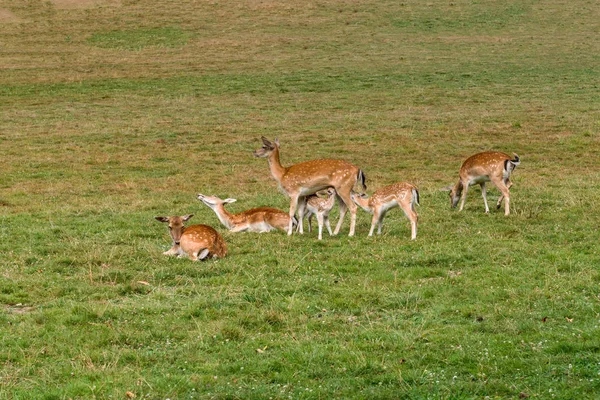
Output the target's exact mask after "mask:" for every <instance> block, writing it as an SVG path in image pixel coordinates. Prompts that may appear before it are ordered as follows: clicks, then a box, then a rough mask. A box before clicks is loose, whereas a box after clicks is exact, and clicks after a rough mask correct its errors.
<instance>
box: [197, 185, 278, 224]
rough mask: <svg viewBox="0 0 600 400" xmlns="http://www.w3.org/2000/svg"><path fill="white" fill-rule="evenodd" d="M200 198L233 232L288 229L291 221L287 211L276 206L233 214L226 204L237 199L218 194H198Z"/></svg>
mask: <svg viewBox="0 0 600 400" xmlns="http://www.w3.org/2000/svg"><path fill="white" fill-rule="evenodd" d="M198 200H201V201H202V202H203V203H204V204H206V205H207V206H208V207H210V208H211V209H212V210H213V211H214V212H215V214H217V218H219V221H221V223H222V224H223V225H224V226H225V227H226V228H227V229H229V230H230V231H231V232H269V231H272V230H275V229H281V230H282V231H287V229H288V225H289V223H290V217H289V216H288V215H287V213H285V212H284V211H281V210H278V209H276V208H271V207H258V208H252V209H250V210H246V211H242V212H241V213H238V214H232V213H230V212H229V211H227V210H226V209H225V206H224V205H225V204H230V203H233V202H235V201H236V200H235V199H225V200H221V199H220V198H218V197H216V196H205V195H203V194H198Z"/></svg>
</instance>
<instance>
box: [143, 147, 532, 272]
mask: <svg viewBox="0 0 600 400" xmlns="http://www.w3.org/2000/svg"><path fill="white" fill-rule="evenodd" d="M262 142H263V146H262V148H260V149H258V150H256V151H255V152H254V156H255V157H261V158H266V159H267V160H268V162H269V168H270V170H271V175H273V178H274V179H275V180H276V181H277V183H278V184H279V187H280V189H281V190H282V191H283V192H285V194H286V195H287V196H288V197H289V198H290V210H289V213H285V212H284V211H281V210H278V209H276V208H271V207H258V208H253V209H250V210H247V211H243V212H241V213H238V214H232V213H230V212H228V211H227V210H226V209H225V206H224V205H225V204H229V203H233V202H234V201H236V200H235V199H225V200H221V199H220V198H218V197H216V196H205V195H203V194H198V199H199V200H201V201H202V202H203V203H204V204H206V205H207V206H208V207H210V208H211V209H212V210H213V211H214V212H215V214H217V217H218V219H219V221H220V222H221V223H222V224H223V225H224V226H225V227H226V228H227V229H229V230H230V231H231V232H269V231H272V230H276V229H280V230H283V231H287V234H288V235H291V234H292V232H293V229H294V225H296V231H297V232H299V233H303V226H302V225H303V224H302V221H303V219H304V217H307V219H308V229H309V231H310V230H311V218H312V216H313V215H316V217H317V221H318V225H319V240H321V239H322V236H323V224H325V225H326V227H327V230H328V231H329V234H330V235H337V234H338V233H339V231H340V229H341V227H342V222H343V220H344V216H345V215H346V212H347V210H348V209H349V210H350V234H349V236H354V230H355V225H356V209H357V205H358V206H360V207H361V208H362V209H364V210H365V211H367V212H369V213H371V214H373V219H372V221H371V230H370V231H369V236H372V235H373V231H374V229H375V225H378V228H377V233H378V234H381V227H382V225H383V218H384V217H385V215H386V213H387V212H388V211H389V210H390V209H391V208H394V207H400V208H401V209H402V211H404V214H405V215H406V217H407V218H408V219H409V221H410V225H411V239H413V240H414V239H416V237H417V219H418V215H417V212H416V211H415V204H416V205H419V192H418V190H417V188H416V187H415V186H414V185H412V184H410V183H407V182H400V183H395V184H393V185H389V186H386V187H384V188H381V189H379V190H377V191H376V192H375V193H373V195H372V196H371V197H368V196H367V195H366V194H364V193H357V192H355V191H354V188H355V186H357V185H358V184H359V183H360V185H361V186H362V187H363V188H364V190H366V189H367V186H366V184H365V174H364V173H363V171H362V170H361V169H359V168H358V167H356V166H354V165H352V164H350V163H348V162H346V161H342V160H332V159H321V160H312V161H305V162H302V163H299V164H295V165H292V166H290V167H284V166H283V165H281V162H280V160H279V141H278V140H277V139H275V141H274V142H271V141H269V140H268V139H266V138H265V137H263V138H262ZM519 164H520V160H519V156H518V155H516V154H515V155H514V159H511V158H510V156H508V155H507V154H505V153H500V152H494V151H488V152H483V153H478V154H475V155H473V156H471V157H469V158H468V159H467V160H466V161H465V162H464V163H463V164H462V166H461V168H460V171H459V180H458V182H457V183H456V185H454V186H449V187H447V188H444V189H442V190H446V191H450V199H451V206H452V207H453V208H454V207H456V206H457V205H458V202H459V200H460V201H461V203H460V208H459V211H462V209H463V207H464V205H465V199H466V197H467V191H468V189H469V186H472V185H475V184H479V185H480V186H481V193H482V196H483V202H484V204H485V212H486V213H489V211H490V210H489V207H488V203H487V194H486V188H485V184H486V182H490V181H491V182H492V183H493V184H494V185H495V186H496V187H497V188H498V189H499V190H500V192H501V196H500V198H499V199H498V203H497V204H496V208H500V206H501V205H502V200H504V214H505V215H509V213H510V193H509V189H510V187H511V186H512V182H511V181H510V175H511V173H512V171H513V170H514V169H515V168H516V166H517V165H519ZM323 190H326V193H324V196H325V197H319V196H318V195H317V193H318V192H320V191H323ZM335 199H337V201H338V204H339V207H340V217H339V220H338V223H337V225H336V227H335V230H334V231H333V232H332V231H331V226H330V224H329V212H330V211H331V209H332V208H333V206H334V203H335ZM296 211H298V219H296ZM192 216H193V214H188V215H185V216H172V217H155V218H156V219H157V220H158V221H160V222H165V223H168V224H169V233H170V235H171V238H172V239H173V246H172V247H171V249H169V250H168V251H166V252H164V253H163V254H165V255H178V256H185V255H187V256H189V257H190V258H191V259H192V260H194V261H197V260H204V259H207V258H212V257H224V256H225V255H226V254H227V246H226V244H225V241H224V240H223V238H222V237H221V235H220V234H219V233H218V232H217V231H216V230H214V229H213V228H212V227H210V226H207V225H191V226H188V227H185V226H184V223H185V222H186V221H187V220H189V219H190V218H191V217H192Z"/></svg>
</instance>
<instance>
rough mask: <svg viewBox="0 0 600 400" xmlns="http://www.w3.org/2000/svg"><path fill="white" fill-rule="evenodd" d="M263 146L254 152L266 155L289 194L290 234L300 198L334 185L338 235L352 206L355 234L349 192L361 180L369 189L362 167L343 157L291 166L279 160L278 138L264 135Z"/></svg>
mask: <svg viewBox="0 0 600 400" xmlns="http://www.w3.org/2000/svg"><path fill="white" fill-rule="evenodd" d="M261 139H262V142H263V147H262V148H260V149H258V150H256V151H255V152H254V156H255V157H262V158H267V159H268V161H269V168H270V169H271V175H273V178H275V180H276V181H277V183H279V187H280V188H281V189H282V190H283V191H284V192H285V193H286V194H287V195H288V196H289V197H290V211H289V216H290V220H289V222H288V235H291V234H292V228H293V226H292V220H293V218H294V214H295V213H296V209H297V207H298V201H299V199H300V198H301V197H304V196H308V195H310V194H313V193H316V192H318V191H319V190H323V189H326V188H328V187H330V186H331V187H333V188H334V189H335V192H336V198H337V200H338V203H339V205H340V219H339V221H338V223H337V225H336V227H335V231H334V232H333V234H334V235H337V234H338V233H339V231H340V229H341V227H342V222H343V221H344V216H345V215H346V211H347V209H348V208H349V209H350V234H349V236H354V227H355V225H356V205H355V204H354V202H353V201H352V199H351V198H350V192H351V191H352V188H353V187H354V185H356V184H357V183H358V182H359V181H360V182H361V184H362V186H363V187H364V188H365V190H366V185H365V175H364V173H363V171H362V170H361V169H359V168H358V167H356V166H354V165H352V164H350V163H349V162H346V161H343V160H331V159H321V160H311V161H305V162H302V163H299V164H295V165H292V166H290V167H284V166H283V165H281V162H280V161H279V141H278V140H277V139H275V142H271V141H269V140H268V139H267V138H265V137H264V136H263V137H262V138H261Z"/></svg>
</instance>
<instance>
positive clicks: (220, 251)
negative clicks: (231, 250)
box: [154, 214, 227, 261]
mask: <svg viewBox="0 0 600 400" xmlns="http://www.w3.org/2000/svg"><path fill="white" fill-rule="evenodd" d="M193 216H194V214H188V215H184V216H173V217H154V218H155V219H156V220H157V221H160V222H166V223H168V224H169V234H170V235H171V239H173V246H172V247H171V248H170V249H169V250H167V251H165V252H164V253H163V254H164V255H167V256H174V255H177V256H179V257H183V256H184V255H188V256H189V257H190V258H191V259H192V260H194V261H198V260H204V259H206V258H208V257H213V258H217V257H218V258H221V257H225V255H226V254H227V245H225V241H224V240H223V238H222V237H221V235H219V232H217V231H215V230H214V229H213V228H211V227H210V226H208V225H191V226H187V227H186V226H184V225H183V224H184V222H186V221H187V220H189V219H190V218H192V217H193Z"/></svg>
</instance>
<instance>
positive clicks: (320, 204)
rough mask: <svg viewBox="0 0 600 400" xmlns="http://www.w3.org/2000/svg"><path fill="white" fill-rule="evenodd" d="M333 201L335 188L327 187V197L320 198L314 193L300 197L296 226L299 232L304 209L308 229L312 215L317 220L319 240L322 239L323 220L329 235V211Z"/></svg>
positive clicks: (309, 229)
mask: <svg viewBox="0 0 600 400" xmlns="http://www.w3.org/2000/svg"><path fill="white" fill-rule="evenodd" d="M334 203H335V189H333V188H329V189H327V197H326V198H321V197H319V196H317V195H316V194H311V195H310V196H306V197H302V198H301V199H300V200H299V202H298V228H296V230H298V229H300V233H303V232H302V219H303V218H304V216H305V214H304V211H305V210H306V211H308V212H307V213H306V219H307V220H308V231H309V232H310V231H311V230H312V229H311V219H312V216H313V215H316V216H317V222H318V223H319V240H321V239H323V222H325V225H326V226H327V230H328V231H329V236H331V235H333V233H332V232H331V225H330V224H329V213H330V212H331V209H332V208H333V205H334Z"/></svg>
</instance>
